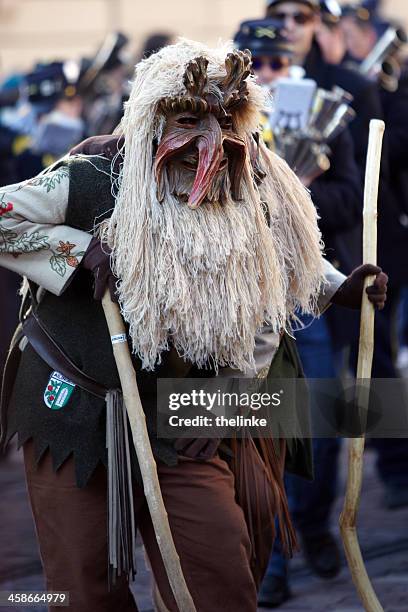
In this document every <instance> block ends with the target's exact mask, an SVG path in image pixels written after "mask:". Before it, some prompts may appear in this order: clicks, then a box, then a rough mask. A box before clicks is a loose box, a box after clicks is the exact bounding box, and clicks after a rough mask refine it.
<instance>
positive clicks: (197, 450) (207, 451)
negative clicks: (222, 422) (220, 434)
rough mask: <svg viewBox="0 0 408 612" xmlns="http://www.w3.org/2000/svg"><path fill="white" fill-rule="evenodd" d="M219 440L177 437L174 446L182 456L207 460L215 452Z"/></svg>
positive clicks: (213, 455)
mask: <svg viewBox="0 0 408 612" xmlns="http://www.w3.org/2000/svg"><path fill="white" fill-rule="evenodd" d="M220 442H221V440H220V439H219V438H179V439H178V440H176V442H175V444H174V448H175V449H176V451H177V452H178V453H179V454H180V455H183V456H184V457H190V459H199V460H201V461H208V459H213V457H215V455H216V454H217V450H218V446H219V444H220Z"/></svg>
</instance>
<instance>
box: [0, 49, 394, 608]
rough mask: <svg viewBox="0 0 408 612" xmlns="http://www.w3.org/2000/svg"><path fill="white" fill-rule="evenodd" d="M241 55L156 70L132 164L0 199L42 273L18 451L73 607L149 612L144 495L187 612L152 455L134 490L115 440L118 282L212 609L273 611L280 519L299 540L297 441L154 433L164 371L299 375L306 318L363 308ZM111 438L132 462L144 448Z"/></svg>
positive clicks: (19, 404) (179, 511) (31, 275)
mask: <svg viewBox="0 0 408 612" xmlns="http://www.w3.org/2000/svg"><path fill="white" fill-rule="evenodd" d="M230 51H231V49H230V48H228V47H222V48H217V49H214V50H213V49H209V48H208V47H206V46H204V45H201V44H198V43H193V42H189V41H181V42H180V43H178V44H176V45H173V46H169V47H167V48H165V49H162V50H161V51H160V52H159V53H157V54H155V55H152V56H151V57H149V58H148V59H146V60H144V61H142V62H141V63H140V64H138V66H137V67H136V74H135V79H134V83H133V88H132V93H131V96H130V99H129V102H128V103H127V104H126V108H125V114H124V118H123V121H122V123H121V126H120V131H121V133H122V134H123V137H124V138H123V142H124V144H123V147H122V149H121V150H120V151H119V152H118V155H117V156H116V157H118V158H120V163H115V162H116V161H117V160H116V159H113V161H112V163H111V161H110V160H108V159H107V158H106V157H104V156H100V155H99V156H84V155H82V156H72V157H68V158H65V159H63V160H61V161H60V162H59V163H57V164H56V165H54V166H53V167H51V168H50V169H49V170H48V171H47V172H45V173H43V174H41V175H39V176H37V177H36V178H34V179H32V180H29V181H27V182H24V183H21V184H18V185H13V186H10V187H6V188H4V189H3V190H2V191H1V205H2V207H3V209H4V214H2V216H1V221H0V224H1V225H0V228H1V243H0V248H1V252H2V257H1V262H2V264H3V265H4V266H5V267H7V268H9V269H12V270H14V271H17V272H19V273H20V274H22V275H24V276H26V277H27V278H28V279H29V280H30V284H31V294H32V297H31V308H30V310H28V311H26V309H23V310H24V313H25V321H24V325H23V330H22V332H21V334H18V335H17V337H16V338H15V342H14V346H15V349H14V350H13V351H12V352H11V354H10V357H9V362H10V367H9V368H8V371H7V372H6V377H5V378H6V381H5V382H6V384H5V385H4V389H3V409H2V441H3V444H4V443H6V442H7V440H8V439H10V437H11V436H12V435H13V434H14V433H15V432H18V439H19V445H23V449H24V456H25V465H26V473H27V482H28V491H29V495H30V499H31V504H32V509H33V514H34V518H35V522H36V527H37V534H38V538H39V544H40V550H41V556H42V561H43V565H44V570H45V575H46V582H47V589H48V590H49V591H59V590H64V591H69V592H70V609H72V610H75V612H85V611H86V612H88V611H89V610H91V609H98V610H114V609H115V610H118V609H119V610H123V611H125V610H136V609H137V608H136V604H135V602H134V599H133V597H132V595H131V593H130V590H129V586H128V579H129V577H132V575H133V573H134V565H133V556H134V551H133V546H134V537H133V532H132V530H130V531H129V530H127V527H126V525H124V522H125V521H124V517H123V514H124V513H123V512H122V513H121V512H120V509H121V508H123V504H125V505H126V504H128V506H129V507H131V505H132V504H131V501H133V508H132V513H133V516H134V518H135V521H136V523H137V527H138V528H139V530H140V533H141V535H142V538H143V541H144V545H145V548H146V552H147V555H148V558H149V561H150V564H151V566H152V571H153V574H154V578H155V581H156V584H157V592H158V593H159V597H160V599H161V600H162V602H164V605H165V606H166V608H167V609H168V610H171V611H172V612H173V611H176V610H177V606H176V603H175V600H174V597H173V595H172V592H171V589H170V587H169V583H168V580H167V577H166V573H165V570H164V566H163V562H162V560H161V557H160V554H159V551H158V547H157V543H156V540H155V536H154V531H153V528H152V523H151V521H150V518H149V514H148V510H147V505H146V500H145V498H144V495H143V489H142V487H141V484H140V480H139V475H138V469H137V464H136V461H135V457H134V455H133V454H131V459H132V461H133V463H132V466H133V470H132V471H133V492H131V491H130V482H132V479H129V473H126V464H127V461H126V460H123V457H122V459H121V460H120V457H119V460H118V461H116V462H115V461H114V462H113V464H112V461H110V460H109V457H110V458H112V454H110V453H112V449H111V448H110V447H109V449H108V451H107V450H106V448H105V439H106V429H108V434H109V430H111V429H112V421H115V419H116V429H115V427H114V431H115V432H116V434H115V436H114V437H116V439H117V438H118V436H120V434H121V435H122V437H126V436H125V435H124V432H123V426H122V429H121V428H120V427H119V425H118V423H117V421H118V419H117V418H116V417H117V412H116V409H117V406H118V405H120V393H119V391H118V388H119V379H118V374H117V370H116V367H115V363H114V360H113V356H112V348H111V341H110V337H109V333H108V330H107V326H106V321H105V319H104V314H103V310H102V307H101V304H100V301H99V300H100V298H101V296H102V294H103V292H104V290H105V287H106V286H110V287H111V291H112V294H113V295H114V296H116V297H117V299H118V300H119V303H120V306H121V310H122V314H123V316H124V318H125V321H126V323H127V326H128V333H129V344H130V347H131V349H132V351H133V356H134V362H135V365H136V368H137V370H138V384H139V389H140V393H141V399H142V404H143V408H144V410H145V413H146V415H147V423H148V427H149V431H150V434H151V444H152V447H153V451H154V454H155V457H156V460H157V469H158V475H159V480H160V485H161V489H162V493H163V497H164V502H165V505H166V509H167V512H168V515H169V521H170V527H171V530H172V534H173V537H174V541H175V545H176V548H177V551H178V554H179V556H180V559H181V566H182V569H183V572H184V575H185V578H186V581H187V585H188V587H189V590H190V592H191V595H192V597H193V600H194V603H195V606H196V609H197V610H198V611H200V612H204V611H205V612H207V611H210V610H211V612H214V611H217V610H220V611H221V610H225V611H227V610H234V612H240V611H242V612H250V611H251V610H253V611H254V612H255V610H256V598H257V595H256V593H257V588H258V586H259V584H260V580H261V578H262V575H263V573H264V571H265V566H266V563H267V560H268V556H269V552H270V549H271V546H272V542H273V537H274V528H273V525H274V521H273V515H276V514H277V515H278V516H279V518H280V521H279V522H280V525H281V529H282V532H283V533H282V538H283V541H284V542H286V543H287V546H288V548H290V546H291V545H292V544H293V530H292V529H291V526H290V521H289V519H288V513H287V504H286V500H285V495H284V489H283V483H282V472H283V462H284V455H285V453H284V442H283V441H282V442H281V444H280V446H281V449H280V453H277V452H275V451H274V450H273V449H274V446H273V445H272V443H271V444H270V445H269V444H268V441H264V443H263V444H261V445H260V446H257V445H256V444H255V443H254V442H253V441H249V442H248V441H247V442H245V443H240V442H239V441H236V444H235V448H234V449H233V450H234V452H232V457H231V456H230V454H225V455H224V454H223V453H222V452H221V451H218V450H217V441H214V440H210V441H205V440H204V441H199V442H198V443H194V442H191V443H186V442H185V441H183V440H181V441H180V440H179V441H178V442H176V443H174V442H172V441H168V440H162V439H160V438H158V437H157V435H156V434H155V423H156V412H155V411H156V403H155V395H154V393H155V385H156V380H157V378H158V377H168V378H169V377H170V378H174V377H187V376H188V377H195V376H197V375H200V374H199V373H200V372H202V368H207V372H208V373H209V374H208V375H220V374H222V373H223V372H225V371H226V370H227V369H231V370H233V371H235V372H242V373H244V374H245V373H248V372H250V373H251V372H252V373H255V374H260V373H267V374H268V375H269V376H272V375H273V376H275V375H279V374H280V375H282V372H283V371H284V370H285V374H284V375H285V376H288V377H290V376H296V375H298V373H299V365H298V362H297V360H296V354H295V351H294V349H293V341H292V340H291V338H289V336H288V335H287V334H286V333H285V330H289V329H290V320H291V317H292V315H293V313H294V312H295V310H296V311H305V312H316V310H317V307H318V306H319V307H320V308H323V307H325V305H327V304H328V302H329V301H330V300H331V299H332V298H333V296H334V295H336V296H337V298H336V299H342V300H343V301H345V302H347V303H349V305H352V306H353V305H356V304H358V303H359V301H360V300H361V292H362V288H363V278H364V276H365V275H366V274H367V273H368V272H370V271H372V270H371V268H369V269H366V268H364V269H363V270H362V271H361V270H359V271H357V272H355V273H354V274H353V275H352V276H351V277H349V278H348V279H345V277H344V276H343V275H341V274H339V273H338V272H336V271H335V270H332V269H331V268H330V266H329V265H328V264H325V262H324V260H323V258H322V252H321V242H320V234H319V230H318V227H317V222H316V212H315V208H314V206H313V204H312V202H311V200H310V197H309V194H308V193H307V191H306V190H305V189H304V188H303V187H302V185H301V184H300V183H299V181H298V180H297V178H296V177H295V175H294V174H293V173H292V172H291V171H290V170H289V169H288V167H287V166H286V164H285V163H284V162H283V161H282V160H280V159H279V158H278V157H276V156H275V155H274V154H273V153H270V152H269V151H268V150H267V149H266V148H265V147H264V146H263V145H261V144H259V143H258V141H257V139H256V138H254V136H253V134H254V133H256V130H257V128H258V124H259V113H260V110H261V109H262V108H263V106H264V99H263V93H262V90H261V89H260V88H259V86H257V85H256V84H255V82H254V80H253V79H252V77H251V76H250V56H249V54H248V53H243V52H240V51H234V52H232V53H231V52H230ZM257 143H258V144H257ZM101 234H102V235H103V237H104V240H105V241H106V243H105V244H101V242H100V238H99V236H100V235H101ZM109 253H110V254H109ZM110 264H111V265H112V269H113V272H114V274H115V275H116V278H114V277H113V275H112V272H111V271H110V270H111V268H110ZM375 270H376V271H377V272H380V271H379V270H378V269H375ZM325 276H326V278H325ZM326 279H328V281H329V282H328V283H327V282H326ZM383 280H384V279H383V277H382V276H381V274H380V275H379V276H378V278H377V281H376V283H375V286H374V287H372V288H371V292H372V294H373V299H374V300H377V301H378V302H383V301H384V289H383V288H382V287H380V286H379V285H381V281H383ZM34 284H35V286H34ZM115 284H116V287H115ZM95 298H96V299H95ZM333 299H334V298H333ZM263 326H266V327H264V329H263V331H264V333H263V334H258V332H259V331H260V330H261V329H262V327H263ZM21 335H22V336H24V337H25V338H24V337H23V338H22V339H21ZM257 337H258V339H257ZM21 351H22V354H21ZM20 355H21V359H20V361H19V356H20ZM12 366H14V368H13V367H12ZM13 370H14V371H17V374H16V377H15V380H14V384H12V383H13V375H12V374H13V372H12V371H13ZM152 389H153V390H152ZM119 420H120V419H119ZM110 434H112V431H110ZM108 438H109V439H111V438H112V435H108ZM118 445H119V451H118ZM113 447H114V449H113V453H115V452H116V453H118V455H120V451H121V449H123V448H126V444H124V443H123V441H122V445H120V444H119V443H117V444H116V448H115V445H114V444H113ZM124 452H125V451H124ZM292 460H293V458H292ZM243 464H245V466H246V467H245V470H240V466H242V465H243ZM112 465H113V467H112ZM107 467H108V470H107ZM107 472H108V473H107ZM243 472H245V474H246V477H245V483H242V478H241V477H240V474H241V475H242V473H243ZM115 476H116V478H115ZM115 483H116V484H115ZM108 485H109V486H108ZM244 485H245V486H244ZM254 487H255V490H256V492H257V494H256V495H255V494H252V493H251V489H253V488H254ZM108 502H109V512H108V508H107V506H108ZM119 502H120V503H119ZM115 504H116V506H115ZM126 507H127V506H126ZM112 513H113V516H114V517H115V520H111V519H112ZM108 515H109V538H111V539H110V549H109V550H110V553H111V554H110V557H109V560H110V562H111V565H112V566H113V567H114V569H116V574H119V575H118V576H116V580H115V581H113V580H111V581H110V584H108V541H107V540H108V538H107V516H108ZM251 517H256V518H257V520H253V519H252V518H251ZM112 543H113V544H112ZM261 544H262V546H261ZM111 545H112V546H113V548H115V551H116V549H118V551H119V552H118V555H117V557H118V558H116V559H115V554H112V546H111ZM118 559H119V560H118ZM51 609H52V608H51Z"/></svg>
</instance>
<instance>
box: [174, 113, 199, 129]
mask: <svg viewBox="0 0 408 612" xmlns="http://www.w3.org/2000/svg"><path fill="white" fill-rule="evenodd" d="M198 121H199V119H198V117H196V116H194V115H184V117H179V118H178V119H177V123H178V124H179V125H182V126H183V127H195V126H196V125H197V124H198Z"/></svg>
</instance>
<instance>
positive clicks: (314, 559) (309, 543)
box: [302, 532, 341, 578]
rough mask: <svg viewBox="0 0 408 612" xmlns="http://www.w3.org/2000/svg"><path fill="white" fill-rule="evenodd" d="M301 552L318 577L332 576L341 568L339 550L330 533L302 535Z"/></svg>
mask: <svg viewBox="0 0 408 612" xmlns="http://www.w3.org/2000/svg"><path fill="white" fill-rule="evenodd" d="M302 542H303V547H302V550H303V554H304V555H305V558H306V561H307V562H308V564H309V565H310V567H311V569H312V570H313V572H314V573H315V574H317V575H318V576H320V578H334V577H335V576H337V574H339V572H340V570H341V556H340V550H339V547H338V545H337V542H336V540H335V539H334V537H333V536H332V534H331V533H329V532H327V533H324V534H321V535H319V536H313V537H312V536H305V535H303V536H302Z"/></svg>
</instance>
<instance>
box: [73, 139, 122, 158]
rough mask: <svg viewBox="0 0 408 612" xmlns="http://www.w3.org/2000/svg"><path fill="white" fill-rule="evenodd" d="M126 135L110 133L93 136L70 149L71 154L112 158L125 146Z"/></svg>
mask: <svg viewBox="0 0 408 612" xmlns="http://www.w3.org/2000/svg"><path fill="white" fill-rule="evenodd" d="M123 143H124V137H123V136H115V135H114V134H108V135H106V136H91V137H90V138H87V139H86V140H83V141H82V142H80V143H79V144H77V145H76V146H75V147H73V149H71V150H70V152H69V154H70V155H103V156H104V157H107V158H108V159H112V158H113V157H114V156H115V155H116V153H117V152H118V150H119V149H120V148H121V147H122V146H123Z"/></svg>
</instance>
